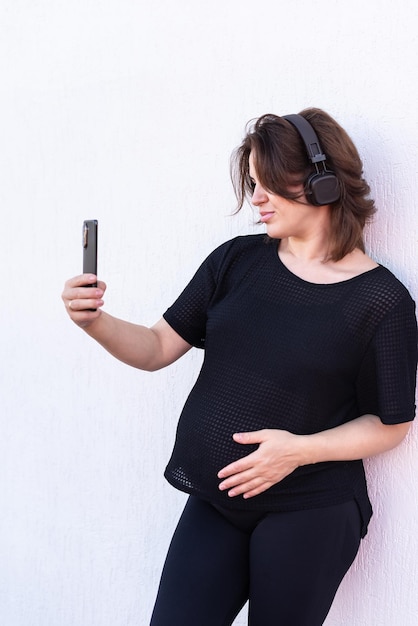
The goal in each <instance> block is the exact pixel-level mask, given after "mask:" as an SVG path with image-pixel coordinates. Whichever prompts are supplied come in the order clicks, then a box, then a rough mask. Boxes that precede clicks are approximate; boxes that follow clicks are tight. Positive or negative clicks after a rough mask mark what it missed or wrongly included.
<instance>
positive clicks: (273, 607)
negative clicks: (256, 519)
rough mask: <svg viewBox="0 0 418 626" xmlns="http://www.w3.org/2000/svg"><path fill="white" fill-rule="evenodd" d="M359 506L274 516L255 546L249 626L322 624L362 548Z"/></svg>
mask: <svg viewBox="0 0 418 626" xmlns="http://www.w3.org/2000/svg"><path fill="white" fill-rule="evenodd" d="M360 532H361V520H360V513H359V510H358V507H357V504H356V502H354V501H351V502H347V503H344V504H340V505H336V506H332V507H326V508H323V509H314V510H310V511H309V510H308V511H295V512H288V513H269V514H268V515H266V517H265V518H264V519H263V520H262V521H261V522H260V523H259V524H258V526H257V527H256V528H255V530H254V532H253V534H252V538H251V548H250V591H249V599H250V601H249V614H250V621H249V623H250V624H251V625H252V626H290V625H292V626H320V625H321V624H323V622H324V620H325V618H326V615H327V614H328V612H329V609H330V607H331V604H332V601H333V599H334V596H335V594H336V591H337V589H338V586H339V584H340V583H341V581H342V579H343V577H344V575H345V574H346V572H347V570H348V569H349V567H350V565H351V564H352V562H353V560H354V558H355V556H356V554H357V551H358V548H359V544H360Z"/></svg>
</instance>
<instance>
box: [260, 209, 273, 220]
mask: <svg viewBox="0 0 418 626" xmlns="http://www.w3.org/2000/svg"><path fill="white" fill-rule="evenodd" d="M273 215H274V211H270V212H268V213H260V222H268V220H269V219H270V218H271V217H273Z"/></svg>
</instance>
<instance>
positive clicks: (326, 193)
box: [283, 114, 341, 206]
mask: <svg viewBox="0 0 418 626" xmlns="http://www.w3.org/2000/svg"><path fill="white" fill-rule="evenodd" d="M283 119H285V120H287V121H288V122H290V123H291V124H292V126H294V127H295V128H296V130H297V131H298V133H299V135H300V136H301V138H302V139H303V142H304V144H305V147H306V152H307V154H308V159H309V160H310V162H311V163H313V164H314V165H315V169H316V172H314V173H313V174H311V175H310V176H309V177H308V178H307V180H306V181H305V193H306V195H307V196H308V200H309V202H310V204H313V205H315V206H323V205H325V204H331V203H332V202H335V201H336V200H338V199H339V198H340V196H341V191H340V184H339V182H338V178H337V177H336V175H335V174H334V172H332V171H331V170H328V169H327V167H326V164H325V161H326V158H327V157H326V156H325V154H324V153H323V152H322V149H321V146H320V143H319V139H318V135H317V134H316V132H315V130H314V129H313V128H312V126H311V125H310V124H309V122H308V121H307V120H306V119H305V118H304V117H302V115H294V114H292V115H284V116H283ZM318 163H322V171H321V170H320V168H319V166H318Z"/></svg>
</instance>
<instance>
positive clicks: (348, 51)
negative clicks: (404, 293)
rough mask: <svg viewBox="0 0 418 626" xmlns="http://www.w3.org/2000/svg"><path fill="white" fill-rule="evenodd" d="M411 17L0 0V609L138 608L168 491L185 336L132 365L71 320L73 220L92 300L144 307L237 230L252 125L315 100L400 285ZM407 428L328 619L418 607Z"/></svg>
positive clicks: (26, 618)
mask: <svg viewBox="0 0 418 626" xmlns="http://www.w3.org/2000/svg"><path fill="white" fill-rule="evenodd" d="M417 17H418V5H417V3H416V0H403V2H401V3H395V4H394V3H393V2H391V1H389V0H369V1H368V2H364V1H363V0H362V1H360V0H352V1H351V2H338V0H329V1H328V2H327V3H324V2H323V1H321V2H318V1H317V0H281V1H280V2H277V0H272V1H270V2H269V1H268V0H259V1H258V2H250V1H249V0H211V1H210V2H209V1H207V0H199V2H195V1H194V0H175V1H173V0H159V1H158V2H145V0H142V1H141V0H136V1H134V0H71V1H68V2H65V0H59V1H56V0H55V1H54V0H36V1H34V0H2V1H1V3H0V108H1V115H0V199H1V216H2V228H1V235H0V236H1V263H0V285H1V292H2V293H1V305H0V323H1V339H0V341H1V344H0V349H1V355H2V365H1V373H0V383H1V390H0V393H1V405H0V411H1V414H0V419H1V435H0V480H1V486H0V511H1V513H0V623H1V624H4V625H5V626H130V625H132V626H133V625H135V626H138V625H141V626H146V624H147V623H148V619H149V615H150V610H151V607H152V603H153V599H154V594H155V591H156V585H157V582H158V578H159V573H160V568H161V566H162V562H163V558H164V555H165V551H166V547H167V544H168V541H169V538H170V534H171V531H172V529H173V527H174V525H175V521H176V518H177V516H178V513H179V511H180V509H181V507H182V504H183V502H184V496H183V495H182V494H179V493H177V492H175V491H174V490H173V489H172V488H171V487H169V486H168V485H167V484H166V483H165V481H164V479H163V477H162V473H163V469H164V466H165V462H166V460H167V458H168V456H169V454H170V451H171V445H172V441H173V435H174V430H175V426H176V420H177V417H178V414H179V411H180V409H181V406H182V403H183V401H184V398H185V396H186V394H187V392H188V390H189V389H190V386H191V384H192V382H193V380H194V378H195V376H196V373H197V371H198V367H199V364H200V359H201V355H200V354H198V353H197V352H195V353H193V354H189V355H187V356H186V357H185V358H184V359H183V360H182V361H181V362H179V363H177V364H175V365H174V366H172V367H170V368H168V369H167V370H165V371H162V372H158V373H155V374H147V373H142V372H137V371H134V370H131V369H129V368H127V367H126V366H123V365H122V364H120V363H118V362H116V361H115V360H113V359H112V358H111V357H110V356H108V355H107V354H106V353H105V352H103V351H102V350H101V349H100V348H99V347H98V346H96V345H95V344H94V343H93V342H92V341H91V340H90V339H88V338H87V337H86V336H85V335H84V334H83V333H82V332H81V331H79V330H78V329H77V328H76V327H75V326H72V325H71V323H70V322H69V321H68V319H67V318H66V315H65V313H64V310H63V307H62V305H61V302H60V298H59V296H60V292H61V289H62V285H63V282H64V280H65V279H66V278H67V277H69V276H72V275H74V274H76V273H78V272H79V271H80V269H81V267H80V265H81V241H80V233H81V222H82V220H83V219H85V218H92V217H93V218H97V219H99V220H100V275H101V277H102V278H103V279H104V280H106V281H107V282H108V285H109V289H108V294H107V298H106V306H107V309H108V310H109V311H111V312H112V313H114V314H116V315H119V316H122V317H128V318H129V319H131V320H132V321H135V320H137V321H142V322H144V323H148V322H149V323H151V322H153V321H155V320H156V319H158V318H159V317H160V315H161V313H162V312H163V311H164V310H165V308H166V307H167V306H168V305H169V304H170V303H171V302H172V300H173V299H174V298H175V296H176V295H177V294H178V292H179V290H180V289H181V288H182V286H183V285H184V284H185V282H186V281H187V280H188V279H189V277H190V276H191V274H192V273H193V272H194V270H195V268H196V267H197V265H198V264H199V263H200V261H201V260H202V259H203V257H204V256H205V255H206V253H208V252H209V251H210V250H211V249H212V248H213V247H214V246H215V245H216V244H218V243H220V242H222V241H223V240H225V239H227V238H230V237H231V236H234V235H236V234H239V233H248V232H253V230H254V227H253V225H252V220H253V217H252V215H251V211H250V210H249V209H248V210H247V211H246V212H243V213H242V215H240V216H239V217H235V218H231V217H230V213H231V210H232V209H233V206H234V199H233V195H232V191H231V187H230V183H229V172H228V161H229V155H230V152H231V150H232V149H233V148H234V147H235V145H236V144H237V143H239V141H240V139H241V137H242V133H243V129H244V125H245V123H246V121H247V120H249V119H250V118H252V117H255V116H258V115H260V114H262V113H265V112H277V113H279V114H285V113H291V112H297V111H299V110H300V109H302V108H304V107H306V106H319V107H322V108H324V109H326V110H328V111H329V112H330V113H331V114H332V115H334V116H335V117H336V118H337V119H338V120H339V121H340V122H341V123H342V125H343V126H344V127H346V128H347V130H348V131H349V133H350V134H351V135H352V137H353V138H354V140H355V142H356V143H357V145H358V147H359V149H360V151H361V153H362V155H363V157H364V164H365V171H366V175H367V177H368V178H369V179H370V181H371V184H372V188H373V193H374V195H375V196H376V198H377V203H378V205H379V208H380V211H379V214H378V217H377V218H376V221H375V224H374V226H373V227H372V228H371V229H370V232H369V233H368V237H367V240H368V245H369V248H370V250H371V253H372V254H373V255H374V256H375V258H376V259H377V260H378V261H380V262H383V263H384V264H386V265H387V266H388V267H389V268H390V269H392V270H393V271H394V272H395V273H396V274H397V275H398V276H399V277H400V278H401V279H402V280H403V281H404V282H405V283H406V285H407V286H408V287H409V288H410V289H411V291H412V293H413V294H414V296H415V298H416V297H417V296H418V273H417V262H416V250H417V238H418V224H417V215H416V210H415V205H416V195H417V173H418V147H417V146H418V126H417V122H416V111H415V108H416V101H417V96H418V89H417V86H416V84H417V83H416V77H417V58H418V41H417V35H416V20H417ZM417 444H418V437H417V433H416V430H413V431H412V432H411V434H410V436H409V437H408V440H407V442H406V443H405V444H403V445H402V446H401V447H400V448H399V449H397V450H395V451H392V452H389V453H387V454H385V455H383V456H382V457H381V458H379V459H372V460H370V461H369V462H368V463H367V467H368V474H369V480H370V491H371V495H372V498H373V501H374V508H375V516H374V520H373V523H372V525H371V528H370V532H369V534H368V536H367V538H366V540H365V541H364V543H363V546H362V549H361V553H360V555H359V558H358V559H357V562H356V565H355V567H354V568H353V569H352V571H351V572H350V573H349V575H348V576H347V577H346V579H345V581H344V582H343V585H342V587H341V589H340V592H339V595H338V597H337V599H336V602H335V605H334V607H333V609H332V611H331V613H330V615H329V618H328V619H327V622H326V624H327V626H353V625H355V626H370V625H374V624H379V626H393V625H394V624H402V625H403V626H416V624H417V623H418V595H417V593H416V580H417V574H418V572H417V569H418V558H417V557H418V515H417V496H416V475H417V473H418V456H417ZM236 623H237V625H238V624H239V625H240V626H241V625H243V624H244V623H245V619H244V614H242V615H241V616H240V617H239V618H238V619H237V622H236ZM196 626H198V624H197V625H196Z"/></svg>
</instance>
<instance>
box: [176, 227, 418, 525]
mask: <svg viewBox="0 0 418 626" xmlns="http://www.w3.org/2000/svg"><path fill="white" fill-rule="evenodd" d="M277 246H278V242H277V241H274V240H271V239H270V240H267V239H266V237H265V236H264V235H249V236H244V237H237V238H235V239H233V240H231V241H229V242H227V243H225V244H223V245H221V246H220V247H218V248H217V249H216V250H215V251H214V252H212V254H211V255H209V257H208V258H207V259H206V260H205V261H204V263H203V264H202V265H201V267H200V268H199V269H198V271H197V272H196V274H195V276H194V277H193V278H192V280H191V282H190V283H189V285H188V286H187V287H186V289H185V290H184V291H183V293H182V294H181V295H180V296H179V298H178V299H177V300H176V302H175V303H174V304H173V306H171V307H170V308H169V309H168V310H167V311H166V312H165V314H164V317H165V319H166V321H167V322H168V323H169V324H170V325H171V326H172V328H173V329H174V330H175V331H176V332H177V333H178V334H179V335H180V336H181V337H183V338H184V339H185V340H186V341H187V342H189V343H190V344H192V345H194V346H196V347H199V348H204V350H205V355H204V362H203V365H202V369H201V371H200V374H199V377H198V379H197V381H196V384H195V385H194V387H193V389H192V391H191V393H190V395H189V397H188V399H187V401H186V403H185V406H184V409H183V411H182V414H181V417H180V420H179V424H178V428H177V436H176V442H175V445H174V450H173V454H172V457H171V459H170V461H169V463H168V465H167V468H166V471H165V476H166V478H167V480H168V481H169V482H170V483H171V484H172V485H173V486H175V487H176V488H178V489H180V490H182V491H185V492H187V493H190V494H193V495H197V496H199V497H201V498H204V499H207V500H210V501H212V502H215V503H218V504H219V505H221V506H226V507H229V508H238V509H246V510H250V509H251V510H269V511H280V510H298V509H307V508H317V507H322V506H328V505H332V504H338V503H341V502H344V501H348V500H350V499H352V498H355V499H356V500H357V502H358V503H359V506H360V510H361V512H362V515H363V522H364V524H363V534H364V533H365V532H366V528H367V523H368V521H369V519H370V516H371V506H370V502H369V499H368V496H367V488H366V481H365V476H364V469H363V463H362V461H352V462H326V463H317V464H315V465H306V466H303V467H300V468H298V469H297V470H295V471H294V472H293V473H292V474H291V475H290V476H288V477H286V478H285V479H284V480H283V481H281V482H280V483H277V484H276V485H273V486H272V487H271V488H270V489H268V490H267V491H266V492H264V493H262V494H260V495H258V496H255V497H253V498H250V499H248V500H244V499H243V498H242V497H236V498H229V497H228V496H227V494H225V493H224V492H220V491H219V489H218V485H219V482H220V481H219V479H218V478H217V473H218V471H219V470H220V469H221V468H223V467H225V466H226V465H228V464H229V463H231V462H232V461H234V460H236V459H239V458H241V457H243V456H245V455H247V454H249V453H250V452H251V451H252V450H253V449H254V446H248V445H247V446H242V445H239V444H237V443H235V442H234V441H233V439H232V435H233V433H235V432H247V431H255V430H260V429H263V428H278V429H284V430H288V431H290V432H292V433H296V434H311V433H315V432H319V431H322V430H325V429H329V428H332V427H334V426H338V425H339V424H343V423H345V422H347V421H350V420H352V419H355V418H356V417H358V416H359V415H362V414H365V413H372V414H375V415H378V416H379V417H380V419H381V420H382V422H383V423H385V424H396V423H399V422H405V421H410V420H412V419H413V418H414V415H415V383H416V363H417V326H416V318H415V305H414V302H413V300H412V299H411V297H410V295H409V293H408V291H407V290H406V288H405V287H404V286H403V285H402V284H401V283H400V282H399V281H398V280H397V279H396V278H395V277H394V276H393V274H391V272H389V270H387V269H386V268H384V267H382V266H379V267H377V268H375V269H373V270H370V271H368V272H366V273H364V274H361V275H360V276H357V277H355V278H352V279H350V280H346V281H344V282H340V283H333V284H315V283H310V282H306V281H304V280H302V279H301V278H299V277H297V276H295V275H294V274H292V273H291V272H290V271H289V270H288V269H287V268H286V267H285V266H284V265H283V264H282V262H281V261H280V258H279V256H278V254H277Z"/></svg>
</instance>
